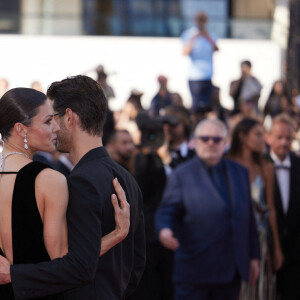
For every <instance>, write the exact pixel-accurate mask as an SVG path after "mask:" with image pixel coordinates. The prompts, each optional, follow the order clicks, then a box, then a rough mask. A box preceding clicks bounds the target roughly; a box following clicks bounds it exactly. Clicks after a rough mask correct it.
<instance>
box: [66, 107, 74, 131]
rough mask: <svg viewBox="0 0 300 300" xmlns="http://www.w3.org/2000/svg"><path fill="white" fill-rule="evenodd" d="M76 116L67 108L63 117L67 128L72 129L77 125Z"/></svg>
mask: <svg viewBox="0 0 300 300" xmlns="http://www.w3.org/2000/svg"><path fill="white" fill-rule="evenodd" d="M76 117H77V115H76V114H75V113H74V112H73V111H72V109H70V108H67V109H66V113H65V115H64V120H65V123H66V125H67V126H68V127H72V126H74V125H76V124H77V118H76Z"/></svg>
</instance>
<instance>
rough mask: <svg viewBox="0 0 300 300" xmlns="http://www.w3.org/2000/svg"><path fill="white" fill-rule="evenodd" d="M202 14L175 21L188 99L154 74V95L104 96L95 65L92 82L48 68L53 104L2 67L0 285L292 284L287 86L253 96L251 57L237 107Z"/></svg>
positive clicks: (267, 299)
mask: <svg viewBox="0 0 300 300" xmlns="http://www.w3.org/2000/svg"><path fill="white" fill-rule="evenodd" d="M207 22H208V16H207V15H206V14H205V13H204V12H200V13H197V14H196V16H195V26H193V27H192V28H190V29H188V30H186V31H185V32H184V33H183V34H182V42H183V53H184V54H185V55H188V56H189V57H190V59H191V60H190V62H191V64H190V72H189V78H188V82H189V87H190V91H191V96H192V105H191V107H185V105H184V101H183V99H182V97H181V96H180V95H179V94H178V93H176V92H171V91H170V90H169V88H168V78H167V77H166V76H164V75H160V76H158V78H157V81H158V85H159V88H158V91H157V93H155V92H154V93H153V99H152V101H151V104H150V106H149V108H147V109H146V108H145V107H144V106H143V101H142V97H143V92H142V91H140V90H138V89H134V90H132V91H131V93H130V95H129V97H128V99H127V101H126V103H125V105H124V107H123V108H122V110H121V111H111V110H110V109H109V101H110V99H111V98H113V97H115V93H114V90H113V87H111V86H110V85H109V83H108V81H107V77H108V74H107V73H106V72H105V69H104V66H103V65H100V66H98V67H97V69H96V74H97V80H96V81H94V80H92V79H90V78H89V77H87V76H77V77H73V78H69V79H66V80H63V81H61V82H55V83H53V84H52V85H51V86H50V87H49V89H48V91H47V96H48V98H49V99H50V100H51V101H52V105H53V108H52V106H51V105H50V102H49V101H48V100H46V96H45V95H44V94H43V93H42V92H41V91H42V87H41V85H40V84H39V82H33V84H32V88H31V89H26V88H16V89H12V90H8V91H7V92H6V90H7V89H8V82H7V81H6V80H5V79H2V80H0V82H1V83H3V84H2V85H1V86H3V87H2V88H1V96H2V95H3V96H2V98H1V100H0V109H2V111H0V118H1V119H0V131H1V134H2V139H3V141H4V142H3V141H2V142H1V143H2V145H1V146H2V148H3V153H2V154H1V161H0V176H1V177H0V178H1V180H0V191H1V195H4V196H3V199H4V200H3V199H2V200H3V201H4V202H3V203H5V201H11V200H9V199H11V198H13V207H12V208H13V209H12V211H11V212H9V211H10V207H9V206H7V205H6V206H5V207H6V212H5V213H4V210H2V213H1V210H0V226H2V228H4V227H5V226H6V225H7V224H8V223H10V222H12V229H10V230H9V231H7V232H8V234H7V235H4V234H2V235H1V230H0V254H1V255H3V256H5V257H6V259H7V261H6V260H5V259H2V256H0V283H2V284H3V283H7V284H8V285H6V286H4V288H3V287H2V288H1V287H0V296H1V297H3V299H14V297H15V298H16V299H17V298H18V299H27V298H33V297H45V296H48V295H52V294H55V296H51V297H52V298H51V299H61V298H60V297H61V295H62V294H61V293H62V292H65V291H66V290H69V289H71V290H70V291H69V292H67V293H64V299H86V298H87V297H89V298H90V299H98V298H97V297H98V296H97V294H99V295H100V294H101V293H104V294H105V296H104V298H103V299H128V300H139V299H143V300H147V299H149V300H150V299H151V300H153V299H157V300H159V299H161V300H172V299H176V300H180V299H189V300H205V299H209V300H219V299H220V300H221V299H222V300H237V299H240V300H247V299H249V300H250V299H251V300H252V299H255V300H275V299H281V300H293V299H295V300H296V299H299V298H300V285H299V284H298V283H299V282H300V157H299V148H298V147H297V146H298V144H297V143H294V141H295V139H296V136H297V132H299V128H300V122H299V107H298V105H297V101H296V97H290V96H289V93H288V91H287V89H286V83H285V81H284V80H283V79H280V80H278V81H276V82H275V83H274V86H273V87H272V91H271V92H270V95H269V97H268V99H267V101H266V103H265V105H264V108H263V109H261V108H260V107H259V105H258V101H259V98H260V94H261V89H262V85H261V83H260V82H259V80H258V79H257V78H256V77H254V75H253V74H252V71H251V68H252V64H251V62H250V61H248V60H245V61H242V62H241V76H240V78H238V79H237V80H234V81H233V82H231V84H230V96H231V97H232V101H233V109H232V110H228V109H225V108H224V107H222V105H221V104H220V101H219V97H218V89H217V87H215V86H213V84H212V81H211V78H212V70H213V68H212V54H213V52H214V51H218V50H219V49H218V47H217V42H216V41H217V38H216V37H215V36H214V35H212V34H210V33H209V32H208V31H207ZM96 82H97V83H96ZM99 86H100V87H101V88H100V87H99ZM99 95H101V96H100V98H101V99H100V98H99ZM74 99H77V100H76V101H75V100H74ZM22 101H23V102H22ZM105 101H107V102H108V109H107V112H106V104H105ZM25 102H26V103H28V104H26V103H25ZM97 114H99V115H97ZM44 116H46V117H44ZM43 118H45V119H43ZM99 118H100V119H101V120H99V124H98V123H97V122H98V119H99ZM45 124H48V125H47V126H51V129H45V128H47V127H46V125H45ZM102 127H103V130H102ZM59 128H60V129H59ZM50 131H51V133H50ZM58 132H60V134H58ZM56 134H57V138H53V136H56ZM44 140H45V141H46V142H45V143H44V144H42V142H43V141H44ZM23 144H24V145H23ZM55 144H57V149H55ZM102 146H104V147H102ZM23 148H24V149H25V150H24V149H23ZM65 152H66V153H65ZM68 153H69V154H68ZM33 154H34V155H33ZM108 155H109V156H110V158H109V157H108ZM15 156H16V159H14V160H13V159H12V157H15ZM31 159H33V161H34V163H33V164H32V163H30V161H31ZM28 166H30V168H29V167H28ZM47 166H50V167H51V168H53V169H54V170H56V171H59V172H60V173H62V174H63V175H64V176H62V175H61V174H60V173H53V170H51V169H48V168H47ZM124 169H125V170H126V171H125V170H124ZM16 170H21V171H22V172H20V171H19V172H17V171H16ZM101 170H102V171H101ZM103 170H104V171H103ZM128 173H131V175H132V176H130V175H129V174H128ZM1 174H2V175H1ZM12 174H18V175H17V179H18V180H16V183H14V181H13V180H12V177H10V176H9V175H12ZM57 174H60V175H57ZM14 176H15V175H14ZM114 177H118V179H119V181H120V183H121V186H122V187H123V189H124V190H125V194H124V191H123V190H122V188H121V187H120V185H119V184H118V182H116V181H115V180H114V181H113V185H112V184H111V181H112V180H113V178H114ZM132 177H134V178H135V180H133V179H132ZM65 178H67V179H68V185H69V193H70V200H69V204H68V192H67V184H66V181H65ZM35 180H36V182H38V183H36V184H35V183H34V182H35ZM99 182H100V183H101V186H100V185H99ZM136 183H137V184H136ZM37 185H38V186H37ZM34 186H35V188H34ZM113 188H114V189H115V191H116V193H117V195H118V198H119V203H118V201H117V200H116V196H115V195H113V196H111V194H113V193H114V190H113ZM13 191H14V192H13ZM24 194H28V195H29V196H28V201H29V202H30V203H29V205H28V207H27V206H26V205H24V202H22V197H23V195H24ZM87 195H88V196H87ZM125 195H126V196H125ZM55 198H59V199H60V204H59V205H58V204H57V199H56V200H55ZM87 198H90V199H89V201H86V202H87V203H86V204H84V205H83V204H82V203H83V202H84V199H87ZM98 198H99V199H100V201H99V200H98ZM126 198H127V201H128V202H129V204H130V226H129V213H128V210H129V208H128V203H127V201H126ZM5 199H6V200H5ZM2 200H1V201H2ZM33 200H34V201H33ZM35 201H36V203H35ZM82 201H83V202H82ZM110 201H111V202H112V206H109V204H108V202H110ZM100 204H101V207H98V206H99V205H100ZM1 205H2V204H1ZM97 205H98V206H97ZM24 212H26V213H24ZM24 214H26V217H23V215H24ZM7 216H9V218H8V217H7ZM21 216H22V217H21ZM99 216H100V217H99ZM20 217H21V219H19V218H20ZM20 220H21V221H20ZM41 220H42V221H43V225H42V224H41ZM67 221H68V222H67ZM18 222H19V223H18ZM22 222H23V223H22ZM24 222H25V223H26V222H28V223H30V224H31V230H29V231H28V230H27V231H26V230H25V229H24V226H21V225H20V224H25V223H24ZM57 224H58V225H57ZM20 227H23V228H22V229H20ZM100 228H101V229H100ZM24 230H25V231H24ZM68 233H69V234H68ZM87 233H89V234H87ZM33 237H35V238H33ZM28 241H30V243H29V242H28ZM20 244H28V247H25V248H20V246H18V245H20ZM100 244H101V248H100ZM32 245H33V246H34V247H35V248H36V251H35V252H34V253H30V251H31V250H30V249H32V247H30V246H32ZM20 249H22V251H20ZM24 249H25V250H24ZM17 250H18V251H17ZM145 253H146V255H145ZM103 255H105V256H103ZM100 256H103V258H101V259H100V260H99V257H100ZM61 257H62V258H61ZM50 260H52V261H51V262H50ZM98 260H99V261H98ZM41 261H45V262H46V263H45V264H38V265H36V266H35V265H32V263H38V262H41ZM11 263H14V265H12V266H11V267H9V265H10V264H11ZM25 263H27V264H29V263H31V264H29V265H27V266H26V265H24V264H25ZM15 264H16V265H15ZM18 264H22V265H20V266H19V265H18ZM3 266H4V267H5V268H6V269H5V270H6V273H5V272H4V271H3V269H2V268H3ZM9 268H10V269H9ZM103 274H105V275H104V276H103ZM10 281H12V285H10V284H9V283H10ZM116 281H117V282H116ZM82 286H83V287H82ZM1 299H2V298H1ZM40 299H42V298H40ZM43 299H50V298H43ZM99 299H100V298H99Z"/></svg>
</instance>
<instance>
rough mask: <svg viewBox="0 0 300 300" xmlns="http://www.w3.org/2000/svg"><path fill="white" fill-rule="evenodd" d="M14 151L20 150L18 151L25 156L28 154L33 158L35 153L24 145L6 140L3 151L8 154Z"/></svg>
mask: <svg viewBox="0 0 300 300" xmlns="http://www.w3.org/2000/svg"><path fill="white" fill-rule="evenodd" d="M12 152H18V153H23V154H24V155H25V156H27V157H28V158H29V159H32V156H33V153H32V151H31V150H30V149H29V148H28V149H25V148H24V147H23V146H21V145H18V144H15V143H11V142H9V141H5V142H4V147H3V151H2V153H3V154H4V155H7V154H9V153H12Z"/></svg>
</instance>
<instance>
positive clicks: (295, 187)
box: [268, 114, 300, 300]
mask: <svg viewBox="0 0 300 300" xmlns="http://www.w3.org/2000/svg"><path fill="white" fill-rule="evenodd" d="M293 133H294V129H293V124H292V121H291V119H290V118H289V117H288V116H287V115H284V114H281V115H278V116H276V117H275V118H274V119H273V122H272V128H271V131H270V133H269V135H268V143H269V145H270V157H271V159H272V161H273V163H274V166H275V170H276V171H275V173H276V174H275V177H276V178H275V186H274V202H275V207H276V214H277V223H278V232H279V237H280V242H281V247H282V250H283V253H284V256H285V262H284V265H283V267H282V268H281V269H280V270H279V271H278V273H277V294H278V296H280V299H281V300H293V299H295V300H296V299H297V300H299V299H300V285H299V282H300V158H299V157H297V156H296V155H295V154H294V153H292V152H291V151H290V146H291V143H292V140H293Z"/></svg>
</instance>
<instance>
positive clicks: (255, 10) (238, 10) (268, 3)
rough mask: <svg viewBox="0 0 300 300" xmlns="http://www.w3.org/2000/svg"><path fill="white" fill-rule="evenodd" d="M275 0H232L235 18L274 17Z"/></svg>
mask: <svg viewBox="0 0 300 300" xmlns="http://www.w3.org/2000/svg"><path fill="white" fill-rule="evenodd" d="M274 3H275V0H232V14H233V17H235V18H272V17H273V11H274Z"/></svg>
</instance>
